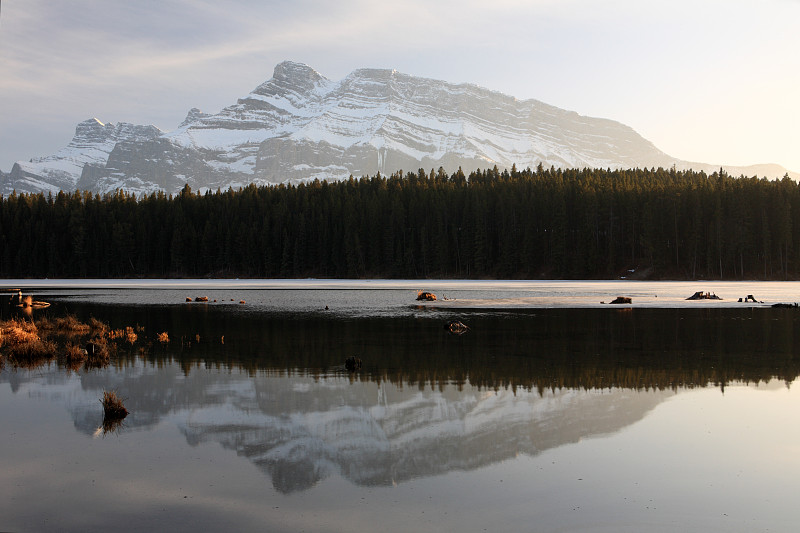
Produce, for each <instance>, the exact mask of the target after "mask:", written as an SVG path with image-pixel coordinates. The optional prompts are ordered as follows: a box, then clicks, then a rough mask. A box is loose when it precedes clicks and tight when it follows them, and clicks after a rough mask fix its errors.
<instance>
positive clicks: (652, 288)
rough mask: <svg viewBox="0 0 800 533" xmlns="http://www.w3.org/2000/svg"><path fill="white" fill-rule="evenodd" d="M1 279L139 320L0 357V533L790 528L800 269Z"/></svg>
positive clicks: (110, 316)
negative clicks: (65, 348) (793, 272)
mask: <svg viewBox="0 0 800 533" xmlns="http://www.w3.org/2000/svg"><path fill="white" fill-rule="evenodd" d="M2 285H3V286H5V287H6V288H21V289H22V290H23V291H24V293H25V294H32V295H33V296H34V297H35V299H37V300H44V301H47V302H50V303H51V306H50V307H49V308H47V309H43V310H35V311H33V319H37V318H39V317H43V316H51V317H58V316H64V315H66V314H72V315H75V316H76V317H78V318H79V319H81V320H88V319H89V318H91V317H95V318H98V319H100V320H102V321H104V322H107V323H108V324H110V325H111V327H112V328H124V327H125V326H132V327H135V328H136V331H137V332H138V339H137V341H136V342H135V343H133V344H125V345H122V346H121V347H120V349H119V350H118V351H117V353H116V354H115V355H114V357H113V358H112V362H111V364H110V365H109V366H107V367H104V368H96V369H91V370H86V369H80V370H77V371H76V370H70V369H67V368H64V367H61V366H60V365H59V364H57V363H50V364H48V365H45V366H42V367H38V368H33V369H24V368H18V367H15V366H14V365H12V364H11V363H10V362H8V361H6V360H5V359H7V358H3V359H0V361H1V362H2V367H0V427H2V429H3V431H2V432H0V449H2V454H0V491H2V498H0V531H87V530H99V529H110V528H113V529H115V530H118V531H141V530H171V531H196V530H222V529H224V530H230V531H373V530H382V531H409V530H425V531H429V530H430V531H459V532H465V531H537V532H540V531H541V532H563V531H582V532H583V531H598V532H600V531H602V532H607V531H615V532H616V531H630V532H634V531H636V532H661V531H677V530H680V531H796V530H797V525H796V520H797V512H796V501H795V495H796V494H798V493H800V476H798V473H799V471H798V462H800V426H799V425H798V424H796V423H795V419H794V416H796V414H797V413H798V412H800V394H799V393H798V392H797V391H796V387H793V386H792V385H793V382H794V380H795V378H796V376H797V375H798V374H800V335H798V334H796V332H797V331H798V325H800V309H797V308H773V307H771V304H774V303H794V302H795V301H800V283H795V282H725V283H723V282H632V281H610V282H560V281H552V282H531V281H524V282H520V281H435V280H411V281H382V280H370V281H336V280H266V281H259V280H152V281H128V280H82V281H63V280H6V281H4V282H3V283H2ZM418 290H429V291H432V292H434V293H436V294H437V296H439V299H438V300H437V301H436V302H419V301H417V300H416V295H417V291H418ZM696 291H706V292H710V293H713V294H716V295H717V296H719V297H721V298H722V299H721V300H699V301H688V300H686V299H685V298H686V297H688V296H690V295H692V294H693V293H694V292H696ZM750 294H752V295H754V297H755V298H756V299H757V302H756V303H753V302H749V303H744V302H738V299H739V298H744V297H746V296H747V295H750ZM198 296H207V297H208V298H209V301H208V302H206V303H200V302H194V301H192V302H187V301H186V299H187V298H191V299H194V298H196V297H198ZM617 296H628V297H630V298H631V299H632V303H631V304H630V305H610V304H607V303H606V304H602V303H600V302H603V301H604V302H610V301H611V300H613V299H614V298H615V297H617ZM8 298H9V297H8V296H4V295H0V300H3V302H2V303H3V306H2V307H1V308H0V314H2V317H3V318H10V317H13V316H17V314H18V313H19V311H18V310H17V309H16V308H15V307H11V306H9V305H8V304H7V300H8ZM444 298H447V299H444ZM240 302H243V303H240ZM326 307H327V309H326ZM456 320H457V321H461V322H462V323H464V324H466V325H467V326H468V328H469V329H468V330H467V332H466V333H464V334H460V335H458V334H453V333H450V331H449V330H448V329H446V325H447V324H448V323H449V322H451V321H456ZM161 332H168V334H169V339H170V342H168V343H161V342H158V341H157V340H156V336H157V334H158V333H161ZM352 356H354V357H357V358H358V359H360V360H361V368H360V369H357V370H355V371H353V372H350V371H348V370H347V369H346V368H345V366H344V363H345V361H346V360H347V358H348V357H352ZM104 390H114V391H117V392H118V393H119V394H120V396H122V397H123V398H124V399H125V405H126V407H127V408H128V409H129V411H130V414H129V415H128V417H127V418H125V420H124V422H123V424H122V426H121V427H118V428H116V429H114V430H113V431H108V432H104V431H103V427H102V422H103V411H102V407H101V405H100V401H99V400H100V398H101V397H102V395H103V391H104Z"/></svg>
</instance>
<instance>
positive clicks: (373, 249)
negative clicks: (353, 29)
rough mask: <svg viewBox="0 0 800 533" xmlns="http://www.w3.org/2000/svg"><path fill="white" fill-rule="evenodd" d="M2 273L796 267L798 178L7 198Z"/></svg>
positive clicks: (585, 176) (361, 273)
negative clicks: (796, 180)
mask: <svg viewBox="0 0 800 533" xmlns="http://www.w3.org/2000/svg"><path fill="white" fill-rule="evenodd" d="M0 198H1V201H0V276H3V277H7V278H27V277H30V278H41V277H50V278H66V277H77V278H83V277H99V278H106V277H158V278H161V277H254V278H303V277H322V278H372V277H380V278H428V277H440V278H525V279H535V278H553V279H605V278H618V277H623V276H625V277H648V278H651V279H797V278H798V277H799V276H798V272H800V254H798V253H796V251H800V186H798V184H797V183H796V182H794V181H792V180H791V179H790V178H789V177H788V176H785V177H784V178H783V179H781V180H777V181H770V180H766V179H758V178H755V177H752V178H748V177H745V176H740V177H733V176H729V175H727V174H726V173H725V172H724V171H722V170H720V171H719V172H714V173H713V174H710V175H708V174H706V173H704V172H695V171H691V170H688V171H677V170H675V169H662V168H659V169H629V170H610V169H556V168H552V167H551V168H549V169H545V168H543V167H542V166H541V165H540V166H539V167H537V168H536V169H530V168H529V169H525V170H517V169H516V168H512V169H511V170H510V171H502V172H501V171H499V170H498V169H497V168H496V167H495V168H493V169H487V170H478V171H474V172H472V173H470V174H469V176H467V175H465V174H464V173H463V172H462V171H461V170H460V169H459V170H458V171H457V172H454V173H452V174H449V175H448V174H447V173H446V172H445V171H444V169H442V168H440V169H439V170H438V171H433V170H431V171H430V172H426V171H425V170H423V169H420V170H419V171H418V172H416V173H415V172H408V173H403V172H402V171H398V172H396V173H394V174H392V175H391V176H389V177H386V176H381V175H380V174H378V175H376V176H372V177H363V178H360V179H356V178H352V177H351V178H350V179H348V180H345V181H341V182H326V181H314V182H309V183H303V184H299V185H276V186H262V187H257V186H255V185H250V186H247V187H245V188H243V189H240V190H227V191H219V190H218V191H216V192H213V191H208V192H205V193H202V194H200V193H195V192H193V191H192V190H191V189H190V188H189V186H188V185H187V186H186V187H184V188H183V190H182V191H181V192H180V193H178V194H177V195H175V196H172V195H166V194H164V193H163V192H159V193H153V194H150V195H144V196H141V197H138V198H137V197H136V196H135V195H133V194H129V193H126V192H123V191H117V192H114V193H111V194H106V195H103V196H100V195H97V194H94V195H92V194H91V193H88V192H81V191H77V192H59V193H58V194H55V195H52V194H48V195H44V194H41V193H40V194H16V193H13V194H11V195H9V196H6V197H0Z"/></svg>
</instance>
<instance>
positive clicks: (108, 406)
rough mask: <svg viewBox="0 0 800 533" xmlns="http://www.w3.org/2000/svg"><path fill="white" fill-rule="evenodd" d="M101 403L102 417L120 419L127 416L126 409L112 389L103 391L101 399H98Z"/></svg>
mask: <svg viewBox="0 0 800 533" xmlns="http://www.w3.org/2000/svg"><path fill="white" fill-rule="evenodd" d="M100 403H102V404H103V419H104V420H105V419H108V420H121V419H123V418H125V417H126V416H128V410H127V409H126V408H125V405H124V404H123V400H122V398H120V397H119V396H118V395H117V393H116V392H114V391H103V399H102V400H100Z"/></svg>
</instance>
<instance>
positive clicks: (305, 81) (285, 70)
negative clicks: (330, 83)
mask: <svg viewBox="0 0 800 533" xmlns="http://www.w3.org/2000/svg"><path fill="white" fill-rule="evenodd" d="M272 79H273V80H274V81H277V82H283V83H288V84H290V85H295V86H298V87H303V88H306V89H312V88H313V87H314V86H316V85H317V84H319V83H320V82H322V81H324V80H325V79H326V78H325V77H324V76H323V75H322V74H320V73H319V72H317V71H316V70H314V69H313V68H311V67H309V66H308V65H306V64H305V63H295V62H294V61H283V62H281V63H278V64H277V65H275V70H274V71H273V72H272Z"/></svg>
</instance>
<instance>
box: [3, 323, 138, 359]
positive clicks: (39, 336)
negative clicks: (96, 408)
mask: <svg viewBox="0 0 800 533" xmlns="http://www.w3.org/2000/svg"><path fill="white" fill-rule="evenodd" d="M137 339H138V335H137V334H136V331H135V330H134V328H132V327H126V328H123V329H117V330H111V329H110V328H109V327H108V325H106V324H104V323H103V322H101V321H99V320H97V319H95V318H91V319H90V320H89V321H88V323H84V322H81V321H80V320H78V319H77V318H76V317H75V316H73V315H67V316H64V317H59V318H50V317H41V318H38V319H37V320H36V321H35V322H34V320H33V319H26V318H12V319H10V320H4V321H0V360H2V361H3V362H4V363H5V362H8V363H9V364H11V365H13V366H16V367H20V368H36V367H39V366H42V365H45V364H48V363H49V362H51V361H53V360H54V359H56V358H57V359H58V361H59V362H60V363H62V364H63V365H64V366H65V367H66V368H68V369H69V370H72V371H77V370H80V369H81V368H82V367H84V365H85V367H86V368H102V367H104V366H106V365H108V364H109V362H110V360H111V356H112V355H113V354H114V353H115V352H116V350H117V346H118V344H119V343H121V342H127V343H129V344H131V345H133V344H134V343H135V342H136V341H137Z"/></svg>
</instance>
